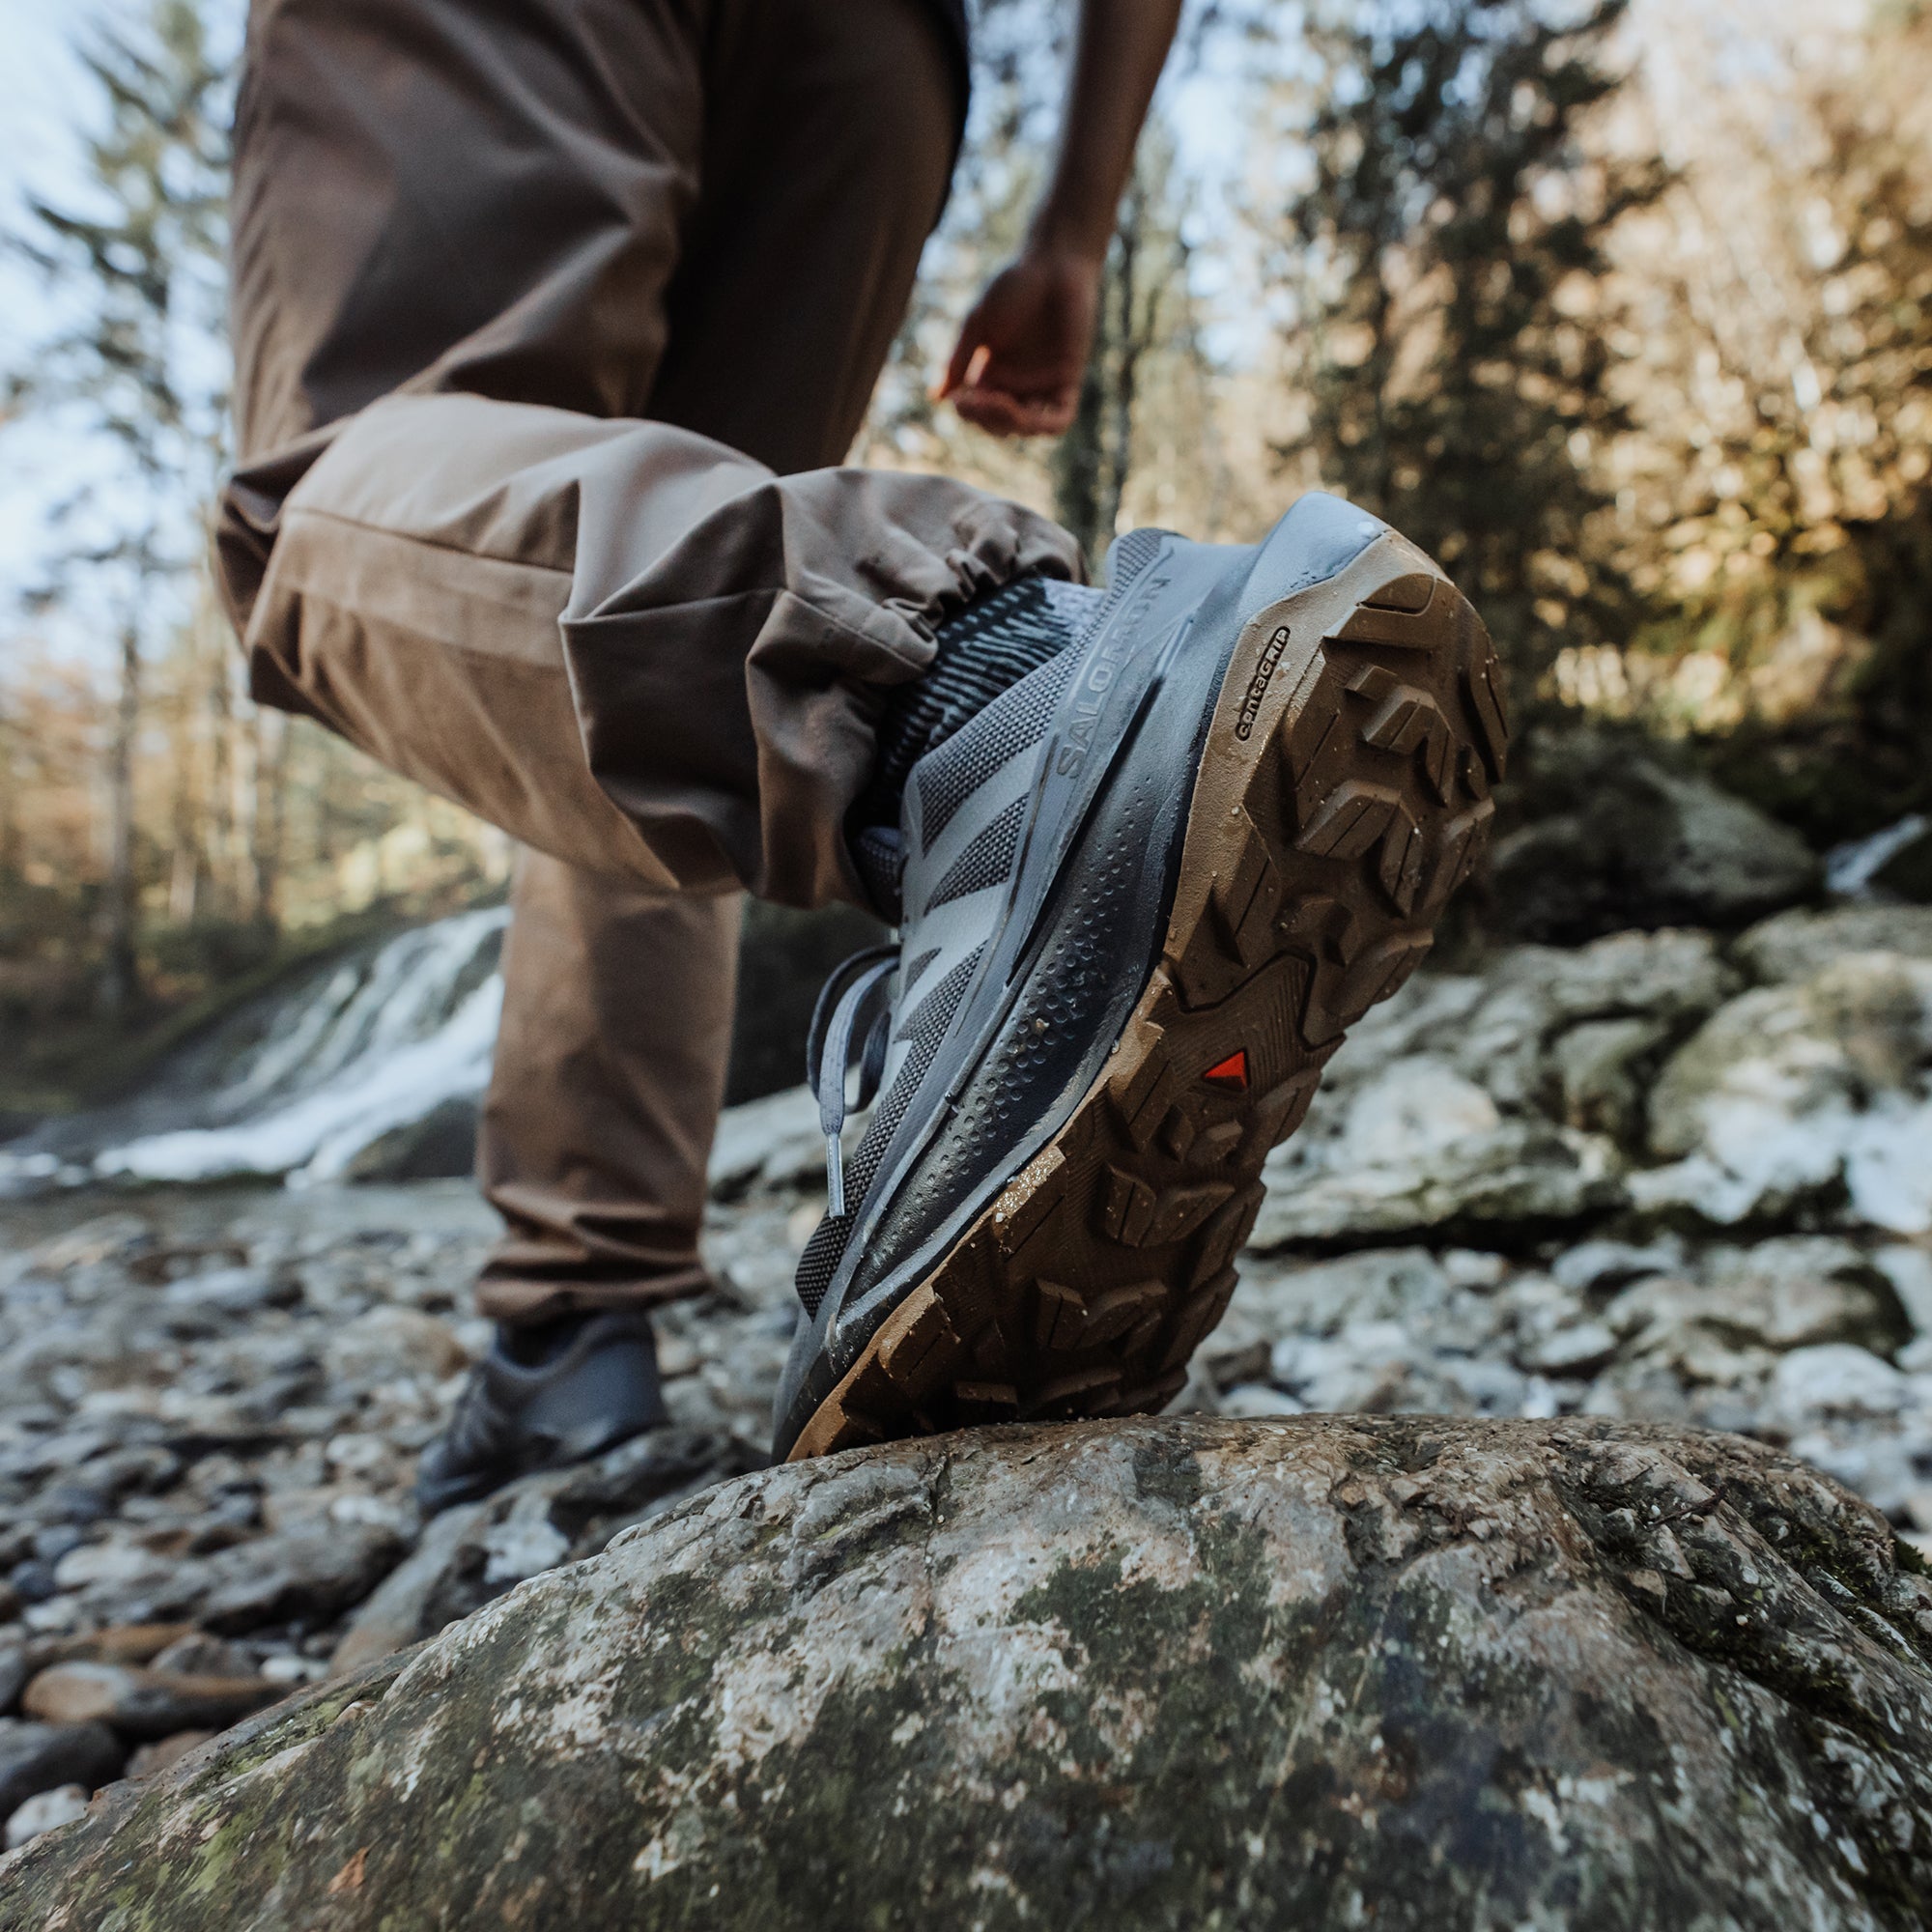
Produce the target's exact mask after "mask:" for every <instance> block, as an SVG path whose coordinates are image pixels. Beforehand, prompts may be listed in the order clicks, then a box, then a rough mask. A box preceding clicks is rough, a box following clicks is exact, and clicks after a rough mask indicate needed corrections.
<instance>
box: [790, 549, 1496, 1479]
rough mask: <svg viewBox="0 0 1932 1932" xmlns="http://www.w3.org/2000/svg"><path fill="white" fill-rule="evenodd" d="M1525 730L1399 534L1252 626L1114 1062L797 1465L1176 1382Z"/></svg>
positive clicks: (883, 1341) (1111, 1408)
mask: <svg viewBox="0 0 1932 1932" xmlns="http://www.w3.org/2000/svg"><path fill="white" fill-rule="evenodd" d="M1508 735H1509V725H1508V714H1507V711H1506V709H1505V706H1504V698H1503V690H1502V677H1501V673H1500V670H1499V668H1498V666H1497V663H1496V658H1495V653H1494V650H1493V648H1492V645H1491V642H1490V639H1489V634H1488V633H1487V631H1485V629H1484V628H1483V625H1482V622H1481V620H1480V619H1479V618H1478V617H1477V615H1476V613H1475V611H1473V610H1472V609H1471V608H1470V607H1469V605H1468V603H1467V601H1466V600H1465V599H1464V598H1463V596H1462V595H1461V593H1460V592H1458V591H1457V590H1456V588H1455V586H1454V585H1453V584H1451V583H1450V582H1448V581H1447V579H1446V578H1444V577H1443V576H1442V574H1441V573H1440V571H1438V570H1437V569H1436V567H1435V565H1434V564H1433V563H1432V562H1430V560H1429V559H1428V558H1427V557H1426V556H1424V555H1423V554H1422V553H1421V552H1420V551H1418V550H1416V549H1415V548H1414V547H1413V546H1412V545H1410V544H1408V543H1406V541H1404V540H1403V539H1402V538H1401V537H1399V536H1396V535H1394V534H1393V533H1391V534H1388V535H1384V536H1382V537H1379V538H1378V539H1377V540H1376V541H1375V542H1373V543H1372V544H1370V545H1369V546H1368V548H1367V549H1366V550H1364V551H1363V552H1362V554H1360V555H1359V556H1357V557H1356V558H1355V559H1354V560H1353V561H1352V562H1351V563H1350V565H1349V566H1348V567H1347V568H1346V569H1344V570H1343V571H1342V572H1340V573H1339V574H1338V575H1337V576H1335V577H1333V578H1330V579H1328V580H1327V581H1326V582H1322V583H1319V584H1316V585H1314V586H1313V587H1312V588H1310V589H1308V590H1306V591H1303V592H1301V593H1299V594H1297V595H1295V596H1293V597H1290V598H1287V599H1285V600H1284V601H1282V602H1281V603H1278V604H1275V605H1273V606H1271V607H1270V608H1268V609H1267V610H1264V611H1262V612H1261V613H1260V614H1259V615H1258V616H1256V617H1255V618H1253V619H1252V620H1251V621H1250V622H1249V623H1248V624H1247V625H1246V626H1244V627H1243V630H1242V634H1241V637H1240V639H1239V641H1238V643H1237V644H1236V650H1235V653H1234V656H1233V659H1232V660H1231V663H1230V666H1229V668H1228V671H1227V673H1226V675H1225V677H1224V678H1223V681H1222V686H1221V694H1220V697H1219V700H1218V702H1217V704H1216V708H1215V714H1214V718H1213V721H1212V723H1211V725H1210V726H1209V729H1208V739H1207V742H1206V745H1205V748H1204V751H1203V754H1202V761H1201V766H1200V770H1199V772H1198V774H1197V776H1196V780H1195V786H1194V794H1193V797H1192V800H1191V801H1190V804H1189V809H1188V818H1187V827H1186V832H1185V837H1184V842H1183V845H1182V852H1181V862H1180V869H1179V877H1178V880H1177V884H1176V888H1175V897H1174V904H1173V907H1172V910H1171V913H1170V917H1169V922H1168V928H1167V934H1166V940H1165V944H1164V946H1163V948H1162V953H1161V958H1160V961H1159V963H1158V964H1157V966H1156V967H1155V968H1154V970H1153V972H1152V975H1151V979H1150V980H1149V983H1148V985H1147V987H1146V989H1145V991H1144V992H1143V994H1142V996H1141V999H1140V1001H1139V1003H1138V1005H1137V1006H1136V1008H1135V1009H1134V1013H1133V1017H1132V1018H1131V1020H1130V1021H1129V1022H1128V1024H1127V1026H1126V1027H1125V1028H1124V1030H1123V1031H1122V1036H1121V1038H1120V1040H1119V1042H1118V1043H1117V1045H1116V1046H1115V1049H1114V1051H1113V1053H1112V1055H1111V1057H1110V1058H1109V1060H1108V1062H1107V1065H1106V1066H1105V1068H1104V1069H1103V1071H1102V1073H1101V1075H1100V1078H1099V1079H1098V1080H1097V1081H1096V1082H1095V1083H1094V1087H1093V1088H1092V1090H1091V1091H1090V1092H1089V1093H1088V1094H1086V1096H1085V1097H1084V1098H1083V1099H1082V1101H1081V1102H1080V1104H1079V1105H1078V1106H1077V1107H1076V1108H1075V1109H1074V1111H1073V1113H1072V1115H1071V1116H1070V1117H1069V1118H1068V1120H1067V1122H1066V1123H1065V1126H1063V1127H1062V1128H1061V1129H1060V1131H1059V1132H1058V1133H1057V1134H1055V1135H1054V1137H1053V1138H1052V1140H1051V1141H1050V1142H1049V1143H1048V1144H1047V1145H1046V1146H1045V1147H1044V1148H1043V1149H1042V1150H1041V1151H1040V1152H1039V1153H1038V1154H1037V1155H1036V1156H1035V1157H1034V1159H1033V1160H1032V1161H1030V1162H1029V1163H1028V1165H1027V1166H1026V1167H1025V1169H1024V1170H1022V1172H1020V1173H1019V1174H1018V1175H1016V1176H1015V1177H1014V1178H1013V1179H1011V1180H1010V1181H1009V1182H1008V1184H1007V1186H1006V1187H1005V1188H1004V1189H1003V1190H1002V1192H1001V1193H1000V1195H999V1196H998V1198H997V1199H996V1200H995V1201H994V1202H993V1204H992V1205H991V1207H990V1208H987V1209H986V1210H985V1211H984V1212H983V1213H981V1214H980V1217H979V1219H978V1220H977V1221H976V1222H974V1224H973V1225H972V1226H971V1227H970V1228H968V1229H967V1230H966V1232H965V1233H964V1234H963V1235H962V1236H961V1237H960V1238H959V1240H958V1241H956V1242H955V1243H954V1244H953V1246H952V1248H951V1249H950V1250H949V1251H948V1253H947V1254H946V1256H945V1257H944V1259H943V1260H942V1261H941V1262H940V1263H939V1264H938V1265H937V1267H935V1268H934V1270H933V1271H932V1273H931V1274H930V1275H928V1276H927V1277H926V1279H925V1280H924V1281H923V1282H922V1283H921V1284H920V1286H919V1287H917V1288H916V1289H914V1290H913V1291H912V1293H910V1294H909V1295H907V1296H906V1298H905V1299H904V1300H903V1301H902V1302H901V1303H900V1304H899V1305H898V1307H897V1308H895V1310H894V1311H893V1313H892V1314H891V1315H890V1316H889V1317H888V1318H887V1320H886V1321H884V1323H883V1324H882V1325H881V1326H880V1328H879V1330H878V1332H877V1333H876V1334H875V1335H874V1336H873V1337H872V1338H871V1340H870V1342H869V1343H868V1344H867V1347H866V1349H865V1350H864V1351H863V1353H862V1354H861V1355H860V1357H859V1359H858V1360H857V1361H856V1362H855V1363H854V1364H853V1366H852V1368H851V1370H850V1371H849V1372H848V1373H847V1374H846V1376H845V1377H844V1378H843V1379H842V1380H841V1381H840V1382H839V1383H838V1386H837V1387H836V1388H835V1389H834V1390H833V1391H832V1393H831V1394H830V1395H829V1396H828V1397H827V1398H826V1399H825V1401H824V1402H823V1403H821V1404H820V1405H819V1406H818V1408H817V1409H816V1411H815V1412H814V1413H813V1415H812V1416H811V1419H810V1421H809V1422H808V1423H807V1425H806V1427H805V1428H804V1429H803V1430H802V1431H801V1432H800V1434H799V1435H798V1438H797V1440H796V1442H795V1443H794V1444H793V1446H792V1448H791V1452H790V1460H793V1461H797V1460H800V1459H802V1458H805V1457H810V1456H820V1455H826V1454H830V1453H833V1452H835V1451H837V1450H840V1449H848V1448H855V1447H858V1446H859V1445H861V1444H864V1443H867V1442H874V1441H879V1440H884V1439H889V1438H893V1437H897V1436H904V1435H930V1434H935V1433H938V1432H940V1431H943V1430H947V1429H952V1428H957V1427H963V1426H967V1425H971V1424H976V1423H987V1422H1010V1421H1015V1420H1030V1419H1042V1420H1045V1419H1052V1420H1065V1419H1073V1418H1076V1417H1082V1416H1106V1415H1126V1414H1138V1413H1148V1412H1151V1411H1154V1410H1158V1409H1160V1408H1161V1407H1163V1406H1165V1405H1166V1404H1167V1403H1169V1402H1170V1401H1172V1400H1173V1398H1174V1396H1175V1395H1176V1394H1177V1393H1178V1392H1179V1388H1180V1387H1181V1384H1182V1383H1183V1382H1184V1381H1185V1379H1186V1376H1187V1363H1188V1359H1189V1357H1190V1356H1192V1354H1193V1353H1194V1350H1196V1349H1197V1348H1198V1347H1199V1346H1200V1344H1201V1342H1202V1341H1203V1339H1204V1338H1205V1337H1206V1336H1207V1335H1208V1332H1209V1331H1210V1330H1211V1329H1212V1328H1213V1326H1214V1324H1215V1323H1216V1322H1217V1321H1220V1319H1221V1317H1222V1315H1223V1314H1224V1313H1225V1312H1226V1309H1227V1306H1228V1302H1229V1298H1230V1297H1231V1296H1232V1294H1233V1293H1234V1290H1235V1280H1236V1274H1235V1266H1234V1263H1235V1257H1236V1255H1237V1254H1238V1253H1239V1252H1240V1250H1241V1247H1242V1245H1243V1244H1244V1243H1245V1241H1246V1240H1247V1237H1248V1234H1249V1232H1250V1230H1251V1229H1252V1228H1253V1226H1254V1222H1255V1216H1256V1214H1257V1212H1258V1211H1259V1209H1260V1208H1261V1203H1262V1197H1263V1193H1264V1186H1263V1182H1262V1178H1261V1175H1262V1164H1263V1162H1264V1160H1265V1159H1266V1157H1267V1154H1268V1152H1269V1151H1270V1150H1271V1149H1272V1148H1274V1147H1275V1146H1276V1145H1277V1144H1278V1143H1279V1142H1281V1141H1283V1140H1285V1139H1286V1138H1287V1137H1288V1136H1289V1135H1290V1134H1291V1133H1293V1131H1294V1129H1295V1128H1296V1127H1297V1126H1299V1125H1300V1123H1301V1121H1302V1118H1303V1117H1304V1115H1305V1114H1306V1113H1307V1111H1308V1104H1309V1101H1310V1100H1311V1099H1312V1098H1313V1096H1314V1094H1315V1089H1316V1087H1317V1085H1318V1083H1319V1082H1320V1080H1321V1070H1322V1068H1323V1066H1324V1065H1326V1064H1327V1062H1328V1060H1329V1059H1330V1057H1331V1056H1332V1055H1333V1054H1334V1051H1335V1049H1336V1047H1337V1046H1339V1045H1340V1044H1341V1041H1342V1037H1343V1033H1344V1031H1345V1029H1347V1028H1348V1027H1349V1026H1350V1025H1352V1024H1353V1023H1354V1022H1355V1021H1356V1020H1357V1019H1359V1018H1360V1017H1361V1015H1362V1014H1363V1013H1365V1012H1366V1011H1367V1010H1368V1009H1369V1008H1370V1007H1372V1006H1373V1005H1375V1004H1376V1003H1377V1002H1378V1001H1379V1000H1383V999H1386V998H1387V997H1388V996H1389V995H1390V994H1391V993H1393V992H1394V991H1395V990H1396V989H1397V988H1398V987H1399V986H1401V985H1402V983H1403V982H1404V981H1405V980H1406V979H1407V978H1408V976H1409V975H1410V974H1411V973H1412V972H1413V971H1414V970H1415V967H1416V965H1417V964H1418V963H1419V962H1420V960H1421V958H1422V956H1423V954H1424V953H1425V952H1428V950H1429V947H1430V944H1431V939H1432V928H1433V926H1434V923H1435V920H1436V918H1437V917H1438V916H1439V915H1440V913H1441V911H1442V909H1443V907H1444V906H1445V905H1446V904H1447V903H1448V901H1449V898H1450V895H1452V894H1453V893H1454V892H1455V891H1456V889H1457V887H1458V886H1459V885H1461V884H1462V882H1463V880H1464V879H1465V878H1466V877H1467V876H1468V874H1469V872H1470V870H1471V869H1472V868H1473V867H1474V866H1475V864H1476V862H1477V860H1478V858H1479V856H1480V854H1481V852H1482V850H1483V847H1484V845H1485V843H1486V842H1487V839H1488V836H1489V830H1490V821H1491V819H1492V815H1493V813H1494V810H1495V808H1494V803H1493V801H1492V796H1491V794H1492V788H1493V786H1494V785H1495V784H1496V783H1497V781H1500V779H1501V777H1502V774H1503V762H1504V757H1505V753H1506V751H1507V744H1508Z"/></svg>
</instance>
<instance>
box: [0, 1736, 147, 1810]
mask: <svg viewBox="0 0 1932 1932" xmlns="http://www.w3.org/2000/svg"><path fill="white" fill-rule="evenodd" d="M125 1755H126V1753H125V1752H124V1750H123V1748H122V1747H121V1744H120V1741H119V1740H118V1739H117V1738H116V1737H115V1735H114V1733H113V1732H112V1731H110V1730H109V1729H108V1728H107V1726H106V1725H105V1724H39V1723H34V1722H32V1721H30V1720H25V1719H18V1718H0V1817H7V1816H10V1815H11V1814H12V1813H13V1812H14V1811H15V1810H17V1809H18V1808H19V1807H20V1806H21V1805H22V1804H25V1803H26V1802H27V1800H28V1799H30V1798H35V1797H38V1796H39V1795H40V1794H41V1793H42V1792H43V1791H52V1790H53V1789H55V1788H56V1786H59V1785H63V1784H78V1785H82V1786H84V1787H85V1788H86V1789H87V1790H89V1791H92V1790H94V1789H95V1787H96V1786H97V1785H102V1784H105V1783H106V1782H107V1781H108V1779H109V1778H111V1777H115V1776H118V1775H119V1773H120V1770H121V1761H122V1759H123V1757H124V1756H125Z"/></svg>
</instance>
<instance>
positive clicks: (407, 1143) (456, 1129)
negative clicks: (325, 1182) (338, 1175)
mask: <svg viewBox="0 0 1932 1932" xmlns="http://www.w3.org/2000/svg"><path fill="white" fill-rule="evenodd" d="M481 1117H482V1110H481V1108H480V1107H479V1106H478V1104H477V1098H476V1096H475V1095H473V1094H455V1095H453V1096H451V1097H450V1098H449V1099H447V1100H441V1101H439V1102H438V1103H437V1105H436V1106H434V1107H432V1108H431V1109H430V1110H429V1112H428V1113H426V1114H425V1115H423V1117H422V1118H421V1119H420V1120H416V1121H409V1122H405V1123H404V1124H403V1125H401V1126H399V1127H391V1128H390V1129H389V1131H388V1132H387V1133H385V1134H379V1135H378V1136H377V1137H376V1139H374V1140H373V1141H371V1142H370V1143H369V1145H368V1146H367V1147H365V1148H364V1149H362V1151H360V1152H359V1153H357V1154H356V1156H355V1159H354V1160H352V1161H351V1162H350V1163H349V1165H348V1168H347V1170H346V1172H345V1174H344V1179H348V1180H359V1181H365V1182H366V1181H379V1180H381V1181H396V1180H445V1179H457V1178H460V1177H464V1176H468V1175H470V1174H473V1173H474V1172H475V1171H476V1129H477V1124H478V1122H479V1121H480V1120H481Z"/></svg>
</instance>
